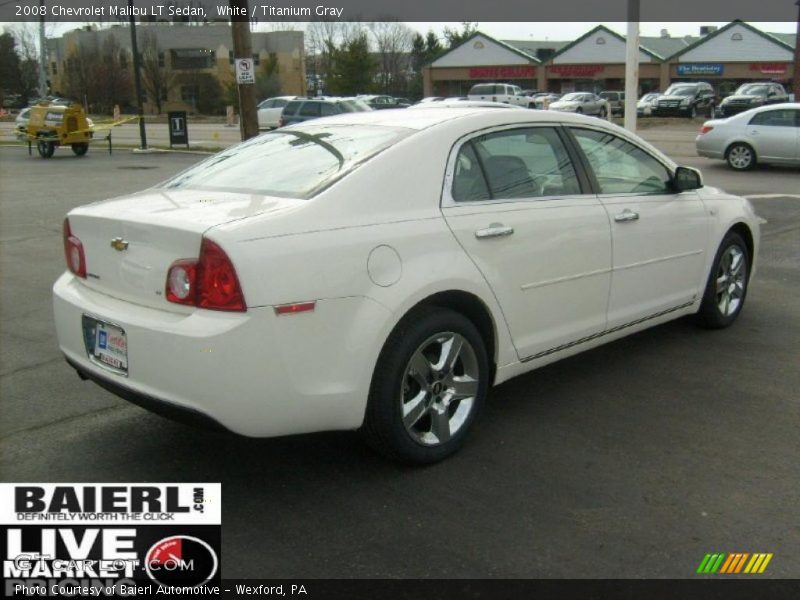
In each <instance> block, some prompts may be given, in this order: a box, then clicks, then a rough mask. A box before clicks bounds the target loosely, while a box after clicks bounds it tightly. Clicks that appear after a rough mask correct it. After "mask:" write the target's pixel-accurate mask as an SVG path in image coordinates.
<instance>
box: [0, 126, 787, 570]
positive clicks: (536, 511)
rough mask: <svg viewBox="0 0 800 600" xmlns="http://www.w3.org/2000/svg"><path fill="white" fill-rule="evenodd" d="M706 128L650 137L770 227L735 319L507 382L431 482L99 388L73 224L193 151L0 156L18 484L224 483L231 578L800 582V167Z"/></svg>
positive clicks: (8, 380) (7, 350)
mask: <svg viewBox="0 0 800 600" xmlns="http://www.w3.org/2000/svg"><path fill="white" fill-rule="evenodd" d="M693 131H695V129H690V128H687V127H684V126H683V125H681V126H676V127H675V128H672V129H669V128H668V129H664V130H658V131H657V130H650V131H645V137H646V138H648V139H650V140H651V141H653V143H654V144H655V145H657V146H660V147H662V148H664V149H665V150H666V151H667V152H668V153H670V155H671V156H673V158H675V159H676V160H677V161H679V162H682V163H684V164H689V165H691V166H697V167H700V168H701V169H702V170H703V173H704V176H705V179H706V183H707V184H710V185H717V186H720V187H723V188H724V189H726V190H728V191H731V192H734V193H739V194H744V195H749V196H753V203H754V205H755V206H756V209H757V211H758V212H759V214H760V215H761V216H763V217H764V218H766V219H767V220H768V223H767V224H766V225H765V226H764V227H763V230H762V249H761V254H760V257H759V260H760V263H759V267H758V272H757V274H756V276H755V279H754V281H753V282H752V286H751V288H750V292H749V296H748V299H747V305H746V306H745V309H744V311H743V313H742V315H741V317H740V319H739V321H738V322H737V323H736V324H735V325H734V326H733V327H732V328H730V329H727V330H723V331H714V332H711V331H705V330H701V329H697V328H696V327H694V326H693V325H692V324H691V323H690V322H688V321H686V320H681V321H677V322H673V323H670V324H667V325H664V326H660V327H657V328H655V329H651V330H648V331H646V332H643V333H640V334H637V335H634V336H632V337H628V338H626V339H623V340H621V341H617V342H614V343H611V344H608V345H606V346H604V347H601V348H599V349H596V350H593V351H590V352H588V353H584V354H582V355H579V356H576V357H573V358H570V359H567V360H564V361H562V362H560V363H556V364H554V365H551V366H548V367H546V368H544V369H541V370H539V371H536V372H534V373H530V374H528V375H525V376H522V377H519V378H517V379H514V380H512V381H510V382H507V383H505V384H503V385H501V386H499V387H498V388H495V389H494V390H493V391H492V392H491V394H490V401H489V403H488V406H487V408H486V410H485V412H484V414H483V416H482V419H481V421H480V422H479V423H478V426H477V428H476V430H475V431H474V432H473V434H472V436H471V439H470V440H469V442H468V444H467V445H466V447H465V448H464V449H463V450H462V451H461V452H460V453H459V454H457V455H456V456H454V457H453V458H451V459H450V460H447V461H445V462H443V463H440V464H437V465H434V466H431V467H428V468H424V469H414V468H403V467H398V466H396V465H394V464H390V463H387V462H385V461H384V460H383V459H382V458H380V457H379V456H376V455H375V454H373V453H372V452H371V451H370V450H368V449H367V448H366V447H365V446H364V445H362V443H361V441H360V439H359V438H358V436H357V435H355V434H353V433H347V432H343V433H327V434H317V435H307V436H297V437H290V438H282V439H272V440H253V439H244V438H237V437H233V436H229V435H224V434H218V433H210V432H207V431H201V430H195V429H191V428H188V427H186V426H183V425H180V424H175V423H172V422H170V421H166V420H163V419H161V418H159V417H157V416H154V415H151V414H150V413H147V412H145V411H144V410H142V409H140V408H138V407H135V406H132V405H129V404H127V403H126V402H124V401H122V400H119V399H117V398H116V397H114V396H111V395H110V394H108V393H107V392H105V391H104V390H102V389H100V388H99V387H97V386H95V385H93V384H91V383H85V382H82V381H81V380H80V379H79V378H78V377H77V376H76V375H75V373H74V372H73V371H72V370H71V369H70V368H69V367H68V366H67V365H66V363H65V362H64V361H63V359H62V358H61V355H60V353H59V351H58V348H57V345H56V341H55V337H54V328H53V322H52V313H51V301H50V287H51V285H52V283H53V281H55V279H56V278H57V277H58V275H59V274H60V273H61V272H62V271H63V256H62V254H63V248H62V244H61V222H62V219H63V217H64V214H65V213H66V212H67V211H68V210H69V209H70V208H72V207H73V206H77V205H80V204H84V203H87V202H91V201H95V200H100V199H103V198H106V197H109V196H113V195H118V194H123V193H126V192H132V191H135V190H138V189H141V188H143V187H145V186H147V185H151V184H153V183H156V182H158V181H160V180H163V179H165V178H166V177H168V176H169V175H171V174H172V173H175V172H177V171H179V170H180V169H182V168H185V167H186V166H188V165H190V164H192V163H193V162H195V161H196V160H198V158H199V157H198V156H197V155H191V154H155V155H153V154H150V155H134V154H132V153H130V152H117V153H115V154H114V155H113V156H109V155H108V154H106V153H104V152H102V151H99V149H92V150H91V151H90V153H89V155H88V156H87V157H86V158H83V159H76V158H74V157H73V156H72V155H71V153H69V152H67V151H58V152H56V156H55V158H53V159H51V160H49V161H43V160H41V159H39V158H38V157H36V156H34V157H28V155H27V152H26V151H25V150H23V149H22V148H20V147H5V148H0V283H1V285H0V440H1V441H0V479H2V480H3V481H30V482H34V481H97V482H116V481H120V482H121V481H163V482H171V481H187V482H191V481H209V482H215V481H221V482H222V490H223V559H222V573H223V576H224V577H226V578H229V577H231V578H232V577H265V578H309V577H320V578H322V577H337V578H338V577H346V578H351V577H352V578H358V577H391V578H394V577H477V578H480V577H502V578H528V577H596V578H607V577H612V578H613V577H675V578H684V577H692V576H694V573H695V570H696V568H697V565H698V564H699V562H700V561H701V559H702V558H703V556H704V555H705V554H706V553H707V552H771V553H774V558H773V560H772V562H771V563H770V566H769V568H768V570H767V572H766V573H765V574H764V575H762V576H761V577H765V576H769V577H794V578H797V577H800V558H798V557H800V522H798V519H797V515H798V513H797V510H798V506H800V486H798V481H800V460H798V456H800V435H798V423H800V395H799V394H798V390H800V368H798V365H800V302H798V300H797V298H798V296H799V295H800V268H799V267H798V264H799V263H800V185H798V183H800V171H798V170H797V169H794V170H791V169H777V168H768V169H759V170H756V171H755V172H752V173H734V172H731V171H729V170H728V169H727V167H725V166H724V165H723V164H722V163H721V162H713V161H710V160H706V159H700V158H697V157H696V156H695V155H694V150H693V148H694V147H693V143H692V141H693ZM167 367H168V365H167Z"/></svg>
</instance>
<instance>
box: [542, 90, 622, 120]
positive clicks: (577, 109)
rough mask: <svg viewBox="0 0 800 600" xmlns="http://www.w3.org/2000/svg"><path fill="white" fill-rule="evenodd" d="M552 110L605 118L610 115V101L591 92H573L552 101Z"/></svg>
mask: <svg viewBox="0 0 800 600" xmlns="http://www.w3.org/2000/svg"><path fill="white" fill-rule="evenodd" d="M550 110H557V111H560V112H574V113H583V114H585V115H596V116H598V117H600V118H603V119H604V118H605V117H606V116H607V115H608V103H607V102H606V101H605V100H603V99H602V98H600V97H599V96H596V95H595V94H592V93H590V92H572V93H570V94H565V95H563V96H561V98H559V99H558V100H556V101H555V102H552V103H551V104H550Z"/></svg>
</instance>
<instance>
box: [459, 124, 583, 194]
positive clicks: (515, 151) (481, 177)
mask: <svg viewBox="0 0 800 600" xmlns="http://www.w3.org/2000/svg"><path fill="white" fill-rule="evenodd" d="M579 193H580V186H579V184H578V180H577V176H576V174H575V169H574V168H573V166H572V162H571V161H570V158H569V155H568V154H567V151H566V148H565V147H564V144H563V143H562V142H561V138H559V137H558V134H557V133H556V131H555V129H553V128H550V127H533V128H521V129H509V130H504V131H496V132H493V133H488V134H485V135H481V136H478V137H476V138H473V139H472V140H470V141H469V142H468V143H466V144H465V145H464V146H462V148H461V150H460V152H459V156H458V158H457V160H456V171H455V173H454V177H453V199H455V200H456V201H457V202H460V201H475V200H486V199H487V198H490V199H493V200H515V199H521V198H537V197H538V198H540V197H544V196H562V195H567V194H579Z"/></svg>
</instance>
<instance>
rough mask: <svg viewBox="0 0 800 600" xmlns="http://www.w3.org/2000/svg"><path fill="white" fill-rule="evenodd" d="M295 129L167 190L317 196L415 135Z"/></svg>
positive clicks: (248, 145)
mask: <svg viewBox="0 0 800 600" xmlns="http://www.w3.org/2000/svg"><path fill="white" fill-rule="evenodd" d="M315 122H318V121H311V122H310V123H309V124H308V125H305V124H304V125H295V126H292V127H289V128H283V129H278V130H276V131H274V132H272V133H265V134H263V135H260V136H258V137H255V138H253V139H251V140H248V141H247V142H245V143H243V144H238V145H236V146H232V147H231V148H228V149H227V150H223V151H222V152H220V153H219V154H215V155H214V156H211V157H209V158H208V159H206V160H204V161H202V162H200V163H197V164H196V165H194V166H193V167H191V168H189V169H187V170H186V171H184V172H183V173H180V174H179V175H177V176H175V177H174V178H172V179H171V180H169V181H167V182H166V183H165V184H163V186H162V188H163V189H167V190H169V189H200V190H209V191H231V192H241V193H248V194H263V195H266V196H279V197H284V198H311V197H313V196H314V195H315V194H317V193H319V192H320V191H321V190H323V189H325V188H326V187H328V186H329V185H331V184H332V183H334V182H335V181H338V180H339V179H341V178H342V177H344V176H345V175H347V174H348V173H350V172H352V171H353V170H354V169H356V168H358V167H359V166H360V165H362V164H364V163H365V162H366V161H368V160H369V159H370V158H372V157H374V156H375V155H376V154H378V153H379V152H381V151H382V150H384V149H386V148H388V147H389V146H391V145H392V144H395V143H396V142H398V141H399V140H401V139H402V138H404V137H406V136H408V135H410V134H411V133H412V130H410V129H406V128H404V127H381V126H367V125H313V123H315Z"/></svg>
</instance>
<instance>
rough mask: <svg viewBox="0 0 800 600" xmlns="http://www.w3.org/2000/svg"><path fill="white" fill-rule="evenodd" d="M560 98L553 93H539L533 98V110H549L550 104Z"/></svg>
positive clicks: (559, 95)
mask: <svg viewBox="0 0 800 600" xmlns="http://www.w3.org/2000/svg"><path fill="white" fill-rule="evenodd" d="M559 98H561V94H556V93H555V92H541V93H539V94H536V95H535V96H534V97H533V108H536V109H539V110H544V109H545V108H549V107H550V104H552V103H553V102H555V101H557V100H558V99H559Z"/></svg>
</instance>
